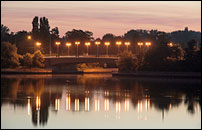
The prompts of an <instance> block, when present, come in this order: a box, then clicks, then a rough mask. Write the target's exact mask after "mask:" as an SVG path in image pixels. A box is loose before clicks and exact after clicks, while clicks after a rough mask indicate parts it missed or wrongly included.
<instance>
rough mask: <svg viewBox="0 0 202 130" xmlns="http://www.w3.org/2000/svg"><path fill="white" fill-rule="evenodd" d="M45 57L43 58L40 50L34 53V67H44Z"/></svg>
mask: <svg viewBox="0 0 202 130" xmlns="http://www.w3.org/2000/svg"><path fill="white" fill-rule="evenodd" d="M44 60H45V59H44V58H43V54H42V53H41V51H40V50H38V51H35V52H34V54H33V66H34V67H39V68H42V67H44V63H43V62H44Z"/></svg>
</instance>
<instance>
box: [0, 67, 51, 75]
mask: <svg viewBox="0 0 202 130" xmlns="http://www.w3.org/2000/svg"><path fill="white" fill-rule="evenodd" d="M1 74H52V70H51V69H41V68H31V69H30V68H16V69H1Z"/></svg>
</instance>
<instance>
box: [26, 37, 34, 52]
mask: <svg viewBox="0 0 202 130" xmlns="http://www.w3.org/2000/svg"><path fill="white" fill-rule="evenodd" d="M27 39H28V40H32V36H31V35H28V36H27ZM33 49H34V51H35V44H34V46H33Z"/></svg>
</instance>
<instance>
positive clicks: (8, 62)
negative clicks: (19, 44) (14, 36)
mask: <svg viewBox="0 0 202 130" xmlns="http://www.w3.org/2000/svg"><path fill="white" fill-rule="evenodd" d="M19 65H20V63H19V59H18V54H17V48H16V46H15V45H12V44H11V43H9V42H3V43H2V44H1V68H15V67H18V66H19Z"/></svg>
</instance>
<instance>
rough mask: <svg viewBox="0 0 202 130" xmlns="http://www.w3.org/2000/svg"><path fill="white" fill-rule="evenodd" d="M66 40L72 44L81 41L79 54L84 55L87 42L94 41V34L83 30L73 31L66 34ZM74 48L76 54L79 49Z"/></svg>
mask: <svg viewBox="0 0 202 130" xmlns="http://www.w3.org/2000/svg"><path fill="white" fill-rule="evenodd" d="M64 40H65V41H68V42H71V43H74V42H75V41H80V45H79V50H80V51H79V54H84V53H85V49H86V47H85V45H84V43H85V42H87V41H92V40H93V33H92V32H90V31H83V30H76V29H73V30H72V31H67V32H66V33H65V36H64ZM74 47H75V48H74V50H75V51H74V52H75V54H76V52H77V48H76V46H74ZM89 52H90V50H89Z"/></svg>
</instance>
